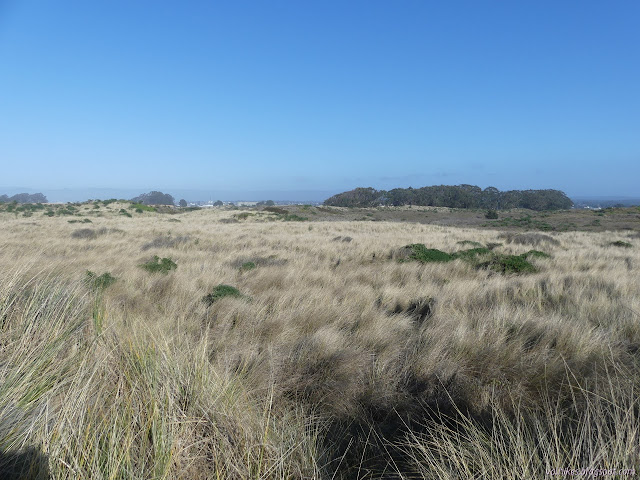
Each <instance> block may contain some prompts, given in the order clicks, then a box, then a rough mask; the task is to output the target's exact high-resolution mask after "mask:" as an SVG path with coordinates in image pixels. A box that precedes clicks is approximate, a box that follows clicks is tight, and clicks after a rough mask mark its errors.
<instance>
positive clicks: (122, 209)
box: [119, 208, 132, 218]
mask: <svg viewBox="0 0 640 480" xmlns="http://www.w3.org/2000/svg"><path fill="white" fill-rule="evenodd" d="M119 213H120V215H124V216H125V217H129V218H132V215H131V214H130V213H129V212H127V211H126V210H125V209H124V208H121V209H120V212H119Z"/></svg>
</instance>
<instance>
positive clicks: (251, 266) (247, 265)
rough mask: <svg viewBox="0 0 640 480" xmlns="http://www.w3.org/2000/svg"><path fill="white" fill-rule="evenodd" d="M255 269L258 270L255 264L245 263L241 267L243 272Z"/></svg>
mask: <svg viewBox="0 0 640 480" xmlns="http://www.w3.org/2000/svg"><path fill="white" fill-rule="evenodd" d="M254 268H256V264H255V262H244V263H243V264H242V265H241V266H240V270H242V271H247V270H253V269H254Z"/></svg>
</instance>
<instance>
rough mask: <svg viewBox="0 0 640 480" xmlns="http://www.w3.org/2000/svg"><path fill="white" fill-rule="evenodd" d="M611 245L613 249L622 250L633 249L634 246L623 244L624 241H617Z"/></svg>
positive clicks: (627, 243)
mask: <svg viewBox="0 0 640 480" xmlns="http://www.w3.org/2000/svg"><path fill="white" fill-rule="evenodd" d="M609 245H611V246H612V247H622V248H631V247H632V246H633V245H631V244H630V243H629V242H623V241H622V240H616V241H615V242H611V243H610V244H609Z"/></svg>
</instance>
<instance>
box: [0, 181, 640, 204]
mask: <svg viewBox="0 0 640 480" xmlns="http://www.w3.org/2000/svg"><path fill="white" fill-rule="evenodd" d="M360 186H369V185H360ZM423 186H427V185H413V187H414V188H418V187H423ZM485 187H486V186H485ZM354 188H355V187H354ZM374 188H375V187H374ZM531 189H536V188H535V186H533V187H531ZM153 190H158V191H162V192H163V193H169V194H171V195H172V196H173V197H174V198H175V200H176V202H177V201H178V200H180V199H182V198H184V199H185V200H187V201H188V202H197V201H209V200H211V201H216V200H222V201H243V200H244V201H260V200H274V201H310V202H321V201H324V200H326V199H327V198H329V197H331V196H332V195H335V194H337V193H341V192H343V191H344V190H325V191H323V190H289V191H270V190H245V191H225V190H203V189H179V188H173V189H172V188H155V187H148V188H49V189H46V188H45V189H37V188H35V189H34V188H27V187H1V186H0V195H2V194H6V195H9V196H11V195H15V194H18V193H42V194H44V195H45V196H46V197H47V199H48V200H49V202H52V203H58V202H83V201H86V200H89V199H93V200H96V199H100V200H105V199H109V198H118V199H131V198H133V197H136V196H138V195H140V194H142V193H146V192H150V191H153ZM500 190H508V189H500ZM525 190H526V189H525ZM565 193H566V194H567V196H568V197H569V198H571V199H572V200H574V201H579V200H602V201H605V200H609V201H611V200H618V199H619V200H630V199H633V200H636V199H638V200H640V196H633V195H613V194H610V195H590V194H571V193H569V192H565Z"/></svg>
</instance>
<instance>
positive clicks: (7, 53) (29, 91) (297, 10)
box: [0, 0, 640, 197]
mask: <svg viewBox="0 0 640 480" xmlns="http://www.w3.org/2000/svg"><path fill="white" fill-rule="evenodd" d="M0 163H1V165H2V168H1V172H0V190H2V188H3V187H8V186H24V187H29V188H34V189H39V190H42V191H45V193H46V189H60V188H80V187H105V188H130V189H136V188H141V189H165V190H167V191H169V192H170V191H171V189H177V190H189V189H194V190H205V191H213V192H216V191H234V190H242V191H250V190H260V191H273V192H279V191H282V192H287V191H306V190H308V191H333V192H338V191H343V190H347V189H351V188H354V187H357V186H373V187H376V188H393V187H396V186H400V187H407V186H414V187H420V186H424V185H433V184H459V183H470V184H476V185H479V186H481V187H486V186H489V185H493V186H496V187H498V188H500V189H512V188H559V189H561V190H564V191H566V192H567V193H568V194H570V195H587V194H591V195H628V196H638V195H640V187H639V185H640V181H639V180H640V2H638V1H636V0H634V1H607V2H605V1H602V0H598V1H558V0H553V1H540V0H536V1H510V2H505V1H488V0H487V1H481V0H473V1H464V2H463V1H435V0H434V1H430V0H421V1H404V0H400V1H389V0H385V1H377V0H366V1H350V0H349V1H344V0H342V1H327V0H322V1H298V0H296V1H293V0H292V1H286V2H285V1H279V0H269V1H254V2H248V1H228V2H220V1H184V2H175V1H171V2H169V1H166V2H164V1H160V0H154V1H142V0H135V1H131V0H128V1H124V0H109V1H106V0H105V1H102V2H99V1H97V0H96V1H86V0H82V1H65V0H59V1H34V0H15V1H8V2H7V1H6V0H0ZM0 193H3V192H0ZM214 196H215V193H214ZM282 196H283V197H286V195H282Z"/></svg>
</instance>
